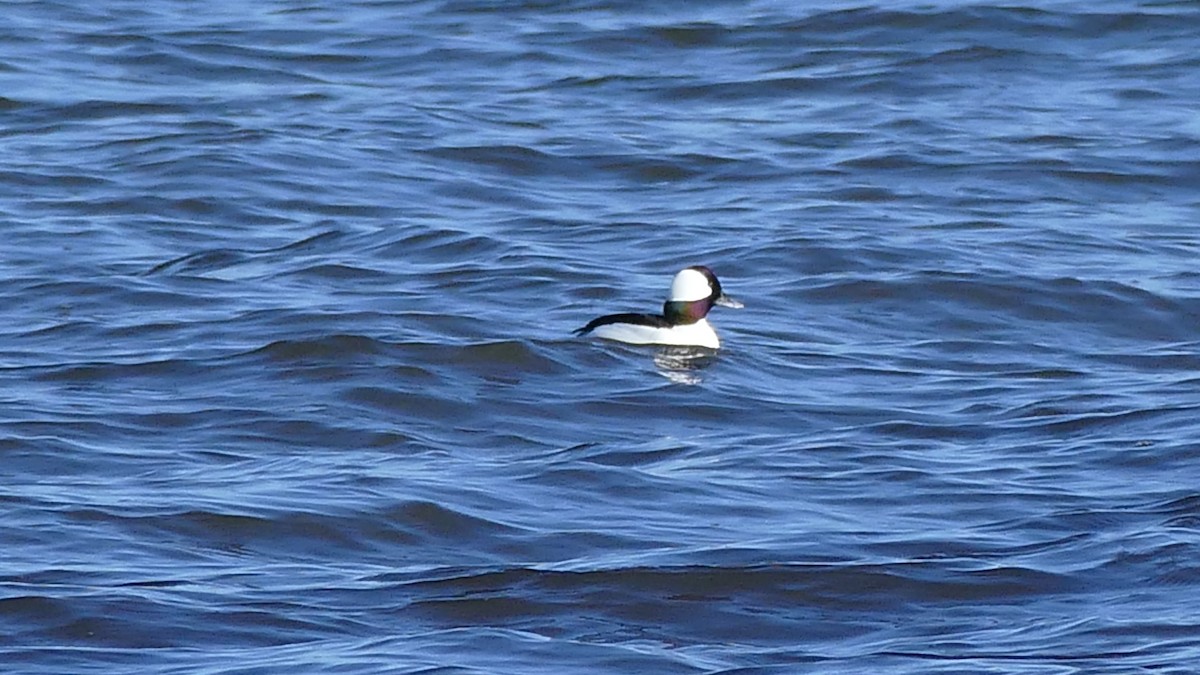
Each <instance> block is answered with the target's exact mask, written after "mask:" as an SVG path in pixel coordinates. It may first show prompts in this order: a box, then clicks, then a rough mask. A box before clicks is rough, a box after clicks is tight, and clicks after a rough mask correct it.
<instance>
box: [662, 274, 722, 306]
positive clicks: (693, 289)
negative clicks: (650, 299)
mask: <svg viewBox="0 0 1200 675" xmlns="http://www.w3.org/2000/svg"><path fill="white" fill-rule="evenodd" d="M712 292H713V289H712V286H710V285H709V284H708V277H706V276H704V275H703V274H701V273H700V272H699V271H697V270H693V269H686V270H683V271H682V272H680V273H679V274H676V275H675V280H674V281H672V282H671V295H670V297H668V298H667V300H671V301H682V302H692V301H694V300H703V299H704V298H707V297H708V296H710V295H712Z"/></svg>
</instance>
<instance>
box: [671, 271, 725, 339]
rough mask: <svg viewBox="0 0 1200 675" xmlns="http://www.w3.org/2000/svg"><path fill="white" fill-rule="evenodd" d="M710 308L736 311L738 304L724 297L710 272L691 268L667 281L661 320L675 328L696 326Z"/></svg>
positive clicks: (718, 283) (717, 282)
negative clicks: (664, 319)
mask: <svg viewBox="0 0 1200 675" xmlns="http://www.w3.org/2000/svg"><path fill="white" fill-rule="evenodd" d="M713 305H721V306H723V307H733V308H738V307H741V306H742V303H740V302H738V301H737V300H734V299H733V298H730V297H729V296H727V295H725V293H724V292H723V291H722V290H721V282H720V281H718V280H717V275H715V274H713V273H712V270H710V269H708V268H707V267H705V266H703V265H695V266H693V267H689V268H687V269H685V270H682V271H680V272H679V274H676V275H675V279H674V280H672V281H671V293H670V295H668V296H667V301H666V302H665V303H663V316H664V317H666V319H667V321H669V322H670V323H672V324H675V325H678V324H689V323H696V322H697V321H699V320H700V319H703V318H704V317H705V316H707V315H708V312H709V310H711V309H712V308H713Z"/></svg>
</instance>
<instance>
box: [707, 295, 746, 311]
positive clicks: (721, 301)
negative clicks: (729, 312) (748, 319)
mask: <svg viewBox="0 0 1200 675" xmlns="http://www.w3.org/2000/svg"><path fill="white" fill-rule="evenodd" d="M714 302H716V303H717V304H718V305H720V306H722V307H728V308H730V309H741V308H743V307H745V305H743V304H742V303H740V302H738V301H737V300H734V299H733V298H731V297H729V296H728V295H725V294H724V293H722V294H721V295H720V296H719V297H718V298H717V299H716V300H714Z"/></svg>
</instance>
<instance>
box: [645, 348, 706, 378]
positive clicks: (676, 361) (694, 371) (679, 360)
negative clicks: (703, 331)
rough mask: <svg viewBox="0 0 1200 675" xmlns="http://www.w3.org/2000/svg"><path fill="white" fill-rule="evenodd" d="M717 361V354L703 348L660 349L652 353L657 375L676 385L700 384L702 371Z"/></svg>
mask: <svg viewBox="0 0 1200 675" xmlns="http://www.w3.org/2000/svg"><path fill="white" fill-rule="evenodd" d="M716 360H717V352H716V351H714V350H712V349H707V348H705V347H660V348H659V349H658V350H657V351H655V353H654V365H655V366H657V367H658V373H659V374H660V375H662V376H663V377H665V378H667V379H668V380H670V381H672V382H674V383H676V384H700V383H701V382H703V381H704V377H703V375H702V371H703V370H704V369H705V368H708V367H709V366H711V365H712V364H713V363H715V362H716Z"/></svg>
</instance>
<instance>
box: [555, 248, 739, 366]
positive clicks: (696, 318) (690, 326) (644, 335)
mask: <svg viewBox="0 0 1200 675" xmlns="http://www.w3.org/2000/svg"><path fill="white" fill-rule="evenodd" d="M713 305H721V306H722V307H733V308H739V307H741V306H742V303H740V302H738V301H737V300H734V299H733V298H730V297H729V296H727V295H725V294H724V293H722V292H721V282H720V281H717V275H715V274H713V273H712V270H710V269H708V268H707V267H704V266H703V265H696V266H694V267H689V268H687V269H685V270H683V271H681V272H680V273H679V274H676V275H675V279H674V281H672V282H671V294H670V296H669V297H668V298H667V301H666V302H664V303H663V313H662V314H661V315H657V314H635V313H626V314H609V315H608V316H602V317H600V318H598V319H592V320H591V321H590V322H589V323H588V325H586V326H584V327H583V328H580V329H579V330H577V331H575V334H576V335H586V334H587V333H592V334H593V335H595V336H596V337H599V338H604V339H606V340H617V341H619V342H628V343H630V344H635V345H679V346H686V347H708V348H709V349H718V348H720V346H721V341H720V340H719V339H717V332H716V331H714V330H713V328H712V326H710V325H709V324H708V320H706V319H705V318H704V317H705V315H707V314H708V310H710V309H712V307H713Z"/></svg>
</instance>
